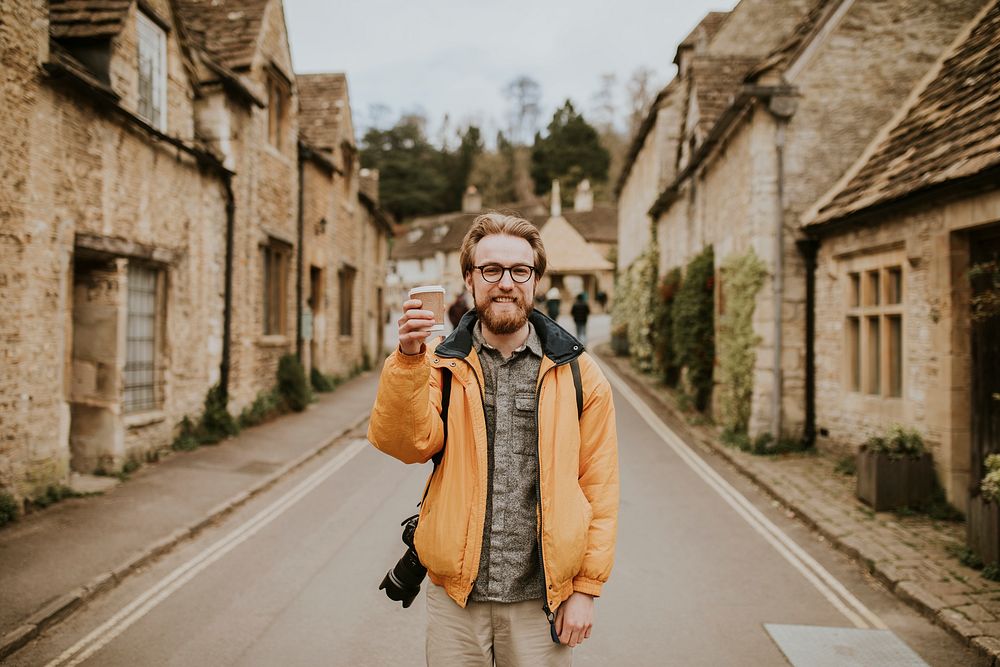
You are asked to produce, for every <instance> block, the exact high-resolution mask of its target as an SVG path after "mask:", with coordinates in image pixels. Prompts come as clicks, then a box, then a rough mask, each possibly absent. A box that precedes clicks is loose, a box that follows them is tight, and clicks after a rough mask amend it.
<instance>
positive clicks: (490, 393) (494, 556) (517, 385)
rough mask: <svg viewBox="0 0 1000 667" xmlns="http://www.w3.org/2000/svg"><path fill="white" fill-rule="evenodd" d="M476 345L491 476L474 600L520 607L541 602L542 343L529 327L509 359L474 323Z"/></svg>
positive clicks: (473, 591)
mask: <svg viewBox="0 0 1000 667" xmlns="http://www.w3.org/2000/svg"><path fill="white" fill-rule="evenodd" d="M472 339H473V343H474V345H475V347H476V352H477V354H478V355H479V360H480V364H481V365H482V368H483V377H484V379H485V385H484V387H483V394H484V399H485V406H484V407H485V411H486V433H487V436H488V443H489V450H488V451H489V456H488V461H489V469H488V474H487V480H488V484H489V488H488V490H487V494H486V521H485V523H484V527H483V547H482V555H481V556H480V559H479V573H478V575H477V577H476V581H475V584H474V585H473V588H472V593H471V595H470V599H472V600H475V601H486V600H489V601H493V602H520V601H522V600H533V599H537V598H541V597H543V594H544V592H545V591H544V586H543V583H542V571H541V566H540V561H539V558H538V518H537V514H536V507H537V497H536V485H537V483H538V427H537V423H536V419H535V415H536V403H535V384H536V382H537V381H538V370H539V368H540V367H541V364H542V344H541V341H540V340H539V338H538V334H537V333H535V329H534V327H533V326H532V325H531V323H528V338H527V339H526V340H525V342H524V345H522V346H521V347H519V348H517V349H516V350H514V353H513V354H512V355H511V357H510V358H509V359H504V358H503V355H502V354H501V353H500V351H499V350H497V349H495V348H493V347H492V346H490V344H489V343H487V342H486V339H485V338H484V337H483V332H482V323H481V322H476V326H475V328H474V329H473V332H472Z"/></svg>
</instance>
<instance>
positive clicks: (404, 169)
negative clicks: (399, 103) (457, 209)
mask: <svg viewBox="0 0 1000 667" xmlns="http://www.w3.org/2000/svg"><path fill="white" fill-rule="evenodd" d="M425 125H426V120H425V119H423V118H421V117H419V116H417V115H413V114H409V115H407V116H404V117H403V118H401V119H400V121H399V122H398V123H396V125H395V126H393V127H392V128H390V129H388V130H380V129H378V128H375V127H372V128H370V129H369V130H368V131H367V132H366V133H365V136H364V138H363V139H362V141H361V164H362V166H364V167H368V168H371V169H378V170H379V198H380V200H381V203H382V206H383V207H384V208H385V209H386V210H387V211H389V212H390V213H392V214H393V215H394V216H396V218H397V219H404V218H409V217H413V216H416V215H425V214H429V213H440V212H444V211H447V210H451V209H449V208H448V206H447V190H448V177H447V174H446V171H445V168H446V165H445V163H444V160H443V159H442V153H441V152H440V151H438V150H437V149H435V148H434V147H433V146H432V145H431V144H430V143H429V142H428V141H427V137H426V136H425V135H424V127H425Z"/></svg>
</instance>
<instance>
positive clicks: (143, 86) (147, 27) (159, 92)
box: [136, 12, 167, 130]
mask: <svg viewBox="0 0 1000 667" xmlns="http://www.w3.org/2000/svg"><path fill="white" fill-rule="evenodd" d="M136 30H137V32H138V40H139V102H138V105H137V107H136V112H137V113H138V115H139V116H140V117H142V118H143V119H145V120H146V121H148V122H149V124H150V125H152V126H153V127H155V128H157V129H158V130H166V127H167V35H166V33H164V32H163V28H161V27H160V26H158V25H156V24H155V23H153V21H152V20H151V19H150V18H149V17H147V16H146V15H145V14H143V13H142V12H139V13H138V14H136Z"/></svg>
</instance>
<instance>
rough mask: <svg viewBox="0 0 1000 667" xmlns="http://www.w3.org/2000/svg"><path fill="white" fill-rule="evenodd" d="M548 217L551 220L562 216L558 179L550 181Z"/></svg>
mask: <svg viewBox="0 0 1000 667" xmlns="http://www.w3.org/2000/svg"><path fill="white" fill-rule="evenodd" d="M549 215H550V216H551V217H553V218H558V217H560V216H562V195H561V194H559V179H558V178H554V179H552V208H551V209H550V213H549Z"/></svg>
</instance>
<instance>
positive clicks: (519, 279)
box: [472, 264, 535, 283]
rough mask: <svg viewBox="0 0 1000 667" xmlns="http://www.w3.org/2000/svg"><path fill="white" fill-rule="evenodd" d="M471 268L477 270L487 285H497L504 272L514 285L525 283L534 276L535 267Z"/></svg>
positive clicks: (495, 265)
mask: <svg viewBox="0 0 1000 667" xmlns="http://www.w3.org/2000/svg"><path fill="white" fill-rule="evenodd" d="M472 268H474V269H479V274H480V275H481V276H482V277H483V280H485V281H486V282H488V283H498V282H500V281H501V280H503V274H504V272H505V271H506V272H507V273H509V274H510V279H511V280H513V281H514V282H515V283H526V282H528V281H529V280H531V276H533V275H534V274H535V267H533V266H530V265H528V264H515V265H514V266H501V265H499V264H483V265H482V266H474V267H472Z"/></svg>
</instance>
